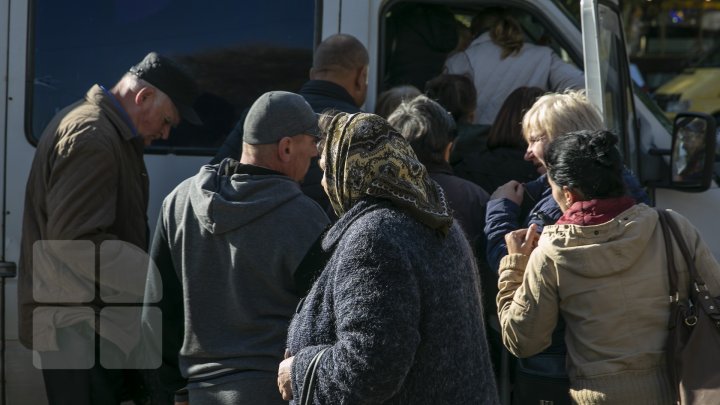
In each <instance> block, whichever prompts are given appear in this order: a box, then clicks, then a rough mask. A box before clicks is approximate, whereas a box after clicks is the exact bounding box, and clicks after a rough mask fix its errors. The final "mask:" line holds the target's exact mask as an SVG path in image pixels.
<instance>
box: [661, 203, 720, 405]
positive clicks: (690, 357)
mask: <svg viewBox="0 0 720 405" xmlns="http://www.w3.org/2000/svg"><path fill="white" fill-rule="evenodd" d="M658 214H659V217H660V225H661V226H662V230H663V236H664V239H665V250H666V252H667V260H668V278H669V279H670V324H669V333H668V341H667V347H666V355H667V368H668V377H669V380H670V383H671V385H672V389H673V390H674V395H675V400H676V401H679V403H680V404H682V405H684V404H720V299H719V298H718V297H713V296H711V295H710V292H709V291H708V289H707V286H706V285H705V283H704V281H703V279H702V278H701V277H700V274H699V273H698V271H697V269H696V268H695V260H694V258H693V255H692V253H691V252H690V250H689V249H688V247H687V244H686V243H685V239H684V238H683V235H682V233H681V231H680V229H679V228H678V226H677V224H676V223H675V221H674V220H673V219H672V217H671V216H670V214H669V213H668V212H667V211H664V210H658ZM671 235H674V239H675V241H676V243H677V244H678V247H679V248H680V251H681V252H682V255H683V258H684V259H685V263H686V264H687V269H688V273H689V279H688V280H689V283H688V284H689V286H688V287H686V289H687V290H689V292H688V296H687V298H684V299H680V295H679V293H678V291H679V290H678V270H677V268H676V267H675V261H674V255H673V246H672V236H671Z"/></svg>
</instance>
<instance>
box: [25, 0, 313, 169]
mask: <svg viewBox="0 0 720 405" xmlns="http://www.w3.org/2000/svg"><path fill="white" fill-rule="evenodd" d="M316 3H317V4H319V7H321V6H322V2H316V1H315V0H274V1H272V2H269V1H262V0H254V1H233V0H217V1H210V2H208V1H204V2H197V1H191V0H148V1H145V2H140V3H139V2H137V1H122V0H114V1H96V0H78V1H75V2H74V3H73V7H68V6H67V4H66V3H64V2H58V1H55V0H36V1H34V2H33V3H32V5H31V14H30V20H29V21H30V30H29V45H28V46H29V49H31V51H30V52H29V54H28V75H27V77H28V84H27V95H28V96H27V104H26V114H25V116H26V123H25V129H26V137H27V138H28V140H29V141H30V142H31V143H33V144H35V143H37V140H38V139H39V137H40V136H41V134H42V131H43V129H44V127H45V126H46V125H47V124H48V122H49V121H50V120H51V119H52V117H53V115H54V114H55V113H56V112H58V111H60V110H61V109H62V108H64V107H65V106H67V105H69V104H71V103H73V102H75V101H76V100H79V99H81V98H82V97H83V96H84V95H85V93H86V92H87V90H88V89H89V88H90V87H91V86H92V85H93V84H95V83H98V84H101V85H103V86H105V87H108V88H109V87H112V86H113V85H114V84H115V82H116V81H117V80H118V79H119V78H120V77H121V76H122V75H123V74H124V73H125V72H126V71H127V69H128V68H129V67H130V66H132V65H133V64H135V63H136V62H138V61H139V60H141V59H142V57H143V56H144V55H145V54H147V53H148V52H149V51H153V50H154V51H158V52H160V53H163V54H166V55H168V56H171V57H173V58H176V59H178V60H179V61H181V62H182V63H183V64H185V65H186V66H188V67H189V68H190V70H191V71H192V72H193V74H194V76H195V77H196V79H197V82H198V84H199V85H200V87H201V89H202V94H201V96H200V98H199V99H198V101H197V103H196V105H195V108H196V110H197V111H198V113H199V114H200V116H201V119H202V120H203V122H204V125H203V126H201V127H194V126H192V125H190V124H187V123H182V124H181V125H180V126H179V127H178V128H176V129H174V130H173V132H172V134H171V136H170V139H169V140H168V141H164V142H157V143H154V144H153V146H151V147H150V148H148V152H150V153H177V154H200V155H214V153H215V150H216V149H217V147H218V146H219V145H221V144H222V142H223V140H224V138H225V136H226V135H227V133H228V132H230V131H231V130H232V128H233V126H234V125H235V123H236V121H237V120H238V118H239V117H240V114H241V113H242V111H243V110H244V109H246V108H248V107H249V106H250V105H251V104H252V101H253V100H254V99H255V98H257V96H259V95H260V94H262V93H264V92H266V91H269V90H288V91H298V90H299V88H300V86H301V85H302V84H303V83H304V82H305V81H306V80H307V75H308V71H309V69H310V66H311V64H312V50H313V44H314V35H315V23H314V20H315V7H316Z"/></svg>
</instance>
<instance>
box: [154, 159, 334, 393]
mask: <svg viewBox="0 0 720 405" xmlns="http://www.w3.org/2000/svg"><path fill="white" fill-rule="evenodd" d="M328 224H329V221H328V218H327V216H326V215H325V213H324V212H323V210H322V209H321V208H320V206H319V205H318V204H317V203H316V202H314V201H313V200H311V199H310V198H308V197H306V196H305V195H304V194H303V193H302V191H300V186H299V184H298V183H297V182H295V181H294V180H292V179H291V178H289V177H287V176H284V175H282V174H280V173H278V172H274V171H271V170H268V169H264V168H260V167H256V166H250V165H243V164H240V163H239V162H237V161H235V160H233V159H230V158H227V159H225V160H223V161H222V162H221V163H220V164H218V165H206V166H203V167H202V168H201V169H200V171H199V173H198V174H196V175H195V176H193V177H191V178H189V179H187V180H185V181H184V182H182V183H181V184H180V185H179V186H178V187H177V188H175V190H174V191H172V192H171V193H170V194H169V195H168V196H167V197H166V198H165V201H164V202H163V205H162V212H161V214H160V218H159V219H158V225H157V229H156V232H155V239H154V241H153V244H152V248H151V257H152V259H153V261H154V263H155V265H156V266H157V268H158V270H159V273H151V276H150V279H149V282H148V286H147V289H146V302H148V303H153V302H155V301H159V304H158V306H159V308H160V309H161V311H162V318H163V329H164V330H163V333H162V335H163V341H162V343H163V347H162V352H163V366H162V368H161V371H160V378H161V380H162V381H163V383H164V385H165V386H166V388H168V389H172V390H176V389H178V388H182V386H183V384H184V378H188V379H189V383H190V384H193V383H194V382H198V383H199V382H202V381H210V380H212V379H215V378H219V377H222V376H225V375H228V376H229V375H231V374H235V375H236V377H237V378H242V374H241V373H242V371H262V372H268V373H272V376H273V378H275V376H276V373H277V368H278V364H279V363H280V362H281V361H282V359H283V354H284V350H285V337H286V333H287V327H288V324H289V322H290V319H291V318H292V315H293V314H294V312H295V307H296V305H297V303H298V301H299V300H300V298H301V297H302V295H304V291H302V288H299V287H298V285H297V284H296V276H297V272H299V271H306V270H307V269H301V268H302V267H303V266H314V267H319V269H311V270H320V269H322V264H312V260H309V261H308V260H304V259H306V255H308V252H309V251H311V247H312V246H313V245H314V244H317V245H318V246H319V239H320V235H321V234H322V232H323V231H324V230H325V228H326V227H327V226H328ZM316 242H317V243H316ZM153 327H154V325H152V324H147V323H146V324H145V328H146V332H148V333H150V334H152V333H156V332H157V331H156V330H152V329H153ZM147 328H150V330H149V331H148V329H147ZM178 351H179V362H178ZM178 369H179V371H180V372H181V373H182V377H181V376H180V375H179V374H178V372H177V371H178ZM183 377H184V378H183ZM191 386H192V385H191ZM258 403H262V401H259V402H258Z"/></svg>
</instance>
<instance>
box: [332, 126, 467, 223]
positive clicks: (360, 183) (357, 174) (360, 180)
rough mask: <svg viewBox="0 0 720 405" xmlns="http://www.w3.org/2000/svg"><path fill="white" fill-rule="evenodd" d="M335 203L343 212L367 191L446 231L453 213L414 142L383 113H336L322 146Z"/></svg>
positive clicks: (339, 211)
mask: <svg viewBox="0 0 720 405" xmlns="http://www.w3.org/2000/svg"><path fill="white" fill-rule="evenodd" d="M322 156H323V160H324V165H325V168H324V169H325V181H326V189H327V193H328V196H329V197H330V202H331V203H332V206H333V209H334V210H335V213H336V214H337V215H338V216H342V215H343V214H344V213H345V212H347V211H348V210H349V209H350V208H351V207H352V206H353V205H355V203H357V202H358V200H360V199H361V198H363V197H365V196H372V197H376V198H383V199H386V200H390V201H392V202H393V204H395V205H396V206H397V207H399V208H401V209H404V210H406V211H407V212H408V213H409V214H410V215H412V216H413V217H414V218H415V219H417V220H418V221H420V222H422V223H423V224H425V225H427V226H428V227H430V228H432V229H435V230H438V231H440V232H441V233H442V234H443V235H447V232H448V230H449V229H450V226H451V225H452V220H453V218H452V214H451V213H450V208H449V206H448V202H447V200H446V199H445V194H444V193H443V190H442V188H440V186H439V185H438V184H437V183H435V182H434V181H433V180H432V179H430V177H429V176H428V173H427V170H426V169H425V166H423V165H422V163H420V161H419V160H418V159H417V157H416V156H415V152H413V150H412V148H411V147H410V144H409V143H408V142H407V141H406V140H405V139H404V138H403V137H402V136H401V135H400V134H399V133H398V132H397V131H396V130H395V129H394V128H393V127H392V126H390V124H388V123H387V121H385V120H384V119H383V118H381V117H379V116H377V115H374V114H366V113H356V114H352V115H351V114H347V113H339V114H338V115H336V116H335V117H334V118H333V120H332V122H331V124H330V127H329V128H328V130H327V138H326V140H325V147H324V149H323V152H322Z"/></svg>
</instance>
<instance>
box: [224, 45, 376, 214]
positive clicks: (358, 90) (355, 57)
mask: <svg viewBox="0 0 720 405" xmlns="http://www.w3.org/2000/svg"><path fill="white" fill-rule="evenodd" d="M369 63H370V56H369V55H368V51H367V49H366V48H365V45H363V44H362V42H360V41H359V40H358V39H357V38H355V37H353V36H352V35H348V34H334V35H331V36H329V37H327V38H325V40H324V41H322V42H321V43H320V45H318V47H317V49H316V50H315V54H314V55H313V66H312V68H310V80H309V81H307V82H306V83H305V84H303V86H302V88H301V89H300V91H299V92H298V93H299V94H300V95H301V96H303V98H305V100H306V101H307V102H308V104H310V107H312V109H313V110H314V111H315V112H316V113H322V112H323V111H325V110H328V109H334V110H337V111H342V112H347V113H356V112H360V111H361V110H360V106H362V105H363V104H364V103H365V97H366V96H367V75H368V65H369ZM244 121H245V117H244V116H243V117H242V118H241V119H240V122H238V124H237V126H236V127H235V129H234V130H233V131H232V132H230V134H229V135H228V136H227V139H226V140H225V143H224V144H223V146H222V147H221V148H220V150H219V151H218V153H217V155H215V158H213V160H212V162H211V163H218V162H220V161H221V160H222V159H223V158H225V157H233V158H237V157H238V156H240V153H241V146H242V137H243V136H242V130H243V123H244ZM321 178H322V171H321V170H320V168H319V167H318V165H317V158H315V159H313V161H312V163H311V164H310V169H309V170H308V173H307V175H306V176H305V180H304V182H303V186H302V190H303V192H304V193H305V194H306V195H307V196H309V197H310V198H312V199H313V200H315V201H317V202H318V203H319V204H320V205H321V206H322V207H323V208H324V209H326V210H329V207H330V203H329V200H328V199H327V196H326V195H325V191H323V189H322V186H320V179H321Z"/></svg>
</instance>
